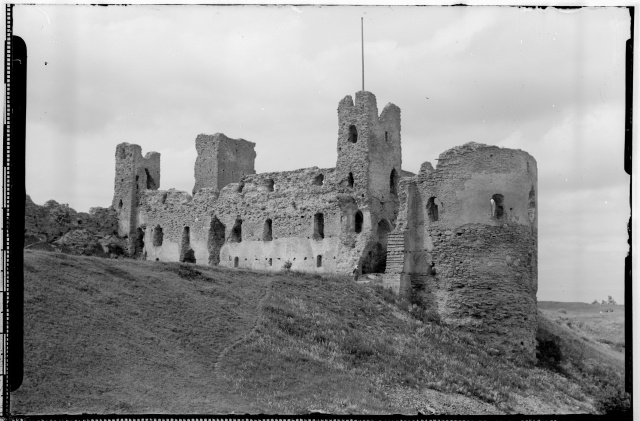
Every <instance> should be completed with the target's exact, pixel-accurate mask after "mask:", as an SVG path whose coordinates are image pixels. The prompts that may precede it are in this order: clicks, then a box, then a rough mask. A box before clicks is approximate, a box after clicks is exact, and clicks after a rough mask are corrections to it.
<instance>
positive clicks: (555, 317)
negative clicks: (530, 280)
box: [538, 301, 625, 363]
mask: <svg viewBox="0 0 640 421" xmlns="http://www.w3.org/2000/svg"><path fill="white" fill-rule="evenodd" d="M538 309H539V310H540V311H541V312H542V313H543V314H544V315H545V316H546V317H548V318H549V319H550V320H552V321H554V322H556V323H559V324H562V325H563V326H566V327H568V328H569V329H570V330H571V331H572V332H574V333H575V334H576V335H578V336H579V337H580V338H582V339H583V340H585V341H586V342H587V343H589V344H590V345H593V346H596V347H598V348H600V349H601V350H602V352H605V353H607V354H609V355H610V356H611V358H612V359H613V360H615V361H617V362H618V363H622V362H623V361H624V348H625V334H624V333H625V329H624V320H625V319H624V306H622V305H593V304H587V303H563V302H556V301H539V302H538ZM607 310H608V311H607ZM612 351H613V352H612Z"/></svg>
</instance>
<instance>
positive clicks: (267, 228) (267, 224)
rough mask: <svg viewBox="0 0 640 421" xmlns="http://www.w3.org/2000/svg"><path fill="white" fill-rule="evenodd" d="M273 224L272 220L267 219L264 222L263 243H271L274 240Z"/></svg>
mask: <svg viewBox="0 0 640 421" xmlns="http://www.w3.org/2000/svg"><path fill="white" fill-rule="evenodd" d="M272 226H273V222H272V221H271V219H267V220H266V221H264V228H263V229H262V241H271V240H273V232H272Z"/></svg>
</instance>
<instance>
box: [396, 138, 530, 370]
mask: <svg viewBox="0 0 640 421" xmlns="http://www.w3.org/2000/svg"><path fill="white" fill-rule="evenodd" d="M400 190H401V192H400V211H399V218H398V221H397V227H396V230H395V231H394V232H393V233H392V234H391V236H390V240H389V251H388V263H387V273H386V274H385V283H386V285H387V286H389V287H392V288H394V289H396V290H397V291H399V292H401V293H406V294H416V295H419V296H420V297H421V298H422V299H423V301H424V302H425V303H426V304H427V306H428V307H429V308H431V309H432V310H433V312H434V316H437V317H438V318H440V320H442V321H443V322H445V323H447V324H450V325H455V326H459V327H460V328H463V329H465V330H468V331H472V332H474V333H477V334H481V335H483V336H484V337H485V338H487V339H488V340H489V341H490V342H491V343H492V346H494V347H496V348H499V349H502V350H509V351H522V352H523V353H524V354H526V355H527V356H528V357H529V358H531V359H533V358H535V331H536V325H537V320H536V317H537V316H536V314H537V313H536V293H537V289H538V279H537V273H538V268H537V244H538V240H537V238H538V229H537V226H538V220H537V200H536V194H537V166H536V161H535V159H533V157H531V156H530V155H529V154H528V153H526V152H523V151H520V150H512V149H504V148H498V147H494V146H487V145H482V144H478V143H468V144H465V145H463V146H460V147H456V148H453V149H450V150H448V151H446V152H444V153H442V154H441V155H440V158H439V160H438V166H437V168H436V169H435V170H434V169H433V166H432V165H431V164H430V163H424V164H423V165H422V167H421V169H420V172H419V173H418V175H416V176H415V177H412V178H406V179H403V180H402V181H401V187H400ZM492 199H493V203H492Z"/></svg>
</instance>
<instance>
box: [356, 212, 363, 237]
mask: <svg viewBox="0 0 640 421" xmlns="http://www.w3.org/2000/svg"><path fill="white" fill-rule="evenodd" d="M355 219H356V221H355V228H356V233H357V234H359V233H361V232H362V222H363V221H364V217H363V216H362V212H360V211H358V212H356V218H355Z"/></svg>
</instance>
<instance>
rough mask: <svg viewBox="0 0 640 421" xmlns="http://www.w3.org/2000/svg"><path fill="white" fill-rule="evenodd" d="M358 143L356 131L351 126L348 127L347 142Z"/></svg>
mask: <svg viewBox="0 0 640 421" xmlns="http://www.w3.org/2000/svg"><path fill="white" fill-rule="evenodd" d="M357 141H358V129H356V126H354V125H353V124H352V125H350V126H349V142H351V143H356V142H357Z"/></svg>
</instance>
